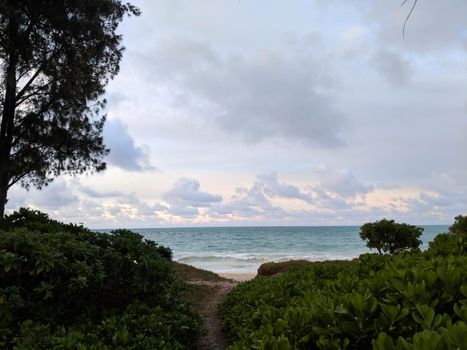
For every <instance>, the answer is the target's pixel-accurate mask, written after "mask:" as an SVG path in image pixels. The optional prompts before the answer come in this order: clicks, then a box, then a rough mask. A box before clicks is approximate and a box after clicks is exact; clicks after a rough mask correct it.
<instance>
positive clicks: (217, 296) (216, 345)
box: [188, 281, 238, 350]
mask: <svg viewBox="0 0 467 350" xmlns="http://www.w3.org/2000/svg"><path fill="white" fill-rule="evenodd" d="M188 283H190V284H193V285H197V286H200V287H203V288H206V289H209V293H205V294H204V295H205V296H206V299H205V300H203V302H200V303H198V305H196V307H195V308H196V309H197V311H198V312H199V314H200V315H201V317H202V319H203V323H204V327H205V329H206V330H207V334H206V335H205V336H204V337H202V338H201V339H200V341H199V343H198V349H199V350H225V349H227V346H228V341H227V338H226V336H225V334H224V333H223V332H222V321H221V318H220V315H219V311H218V306H219V304H220V303H221V302H222V300H223V299H224V297H225V296H226V294H227V293H228V292H229V291H230V290H231V289H232V288H234V287H235V286H236V285H237V284H238V282H236V281H219V282H211V281H189V282H188Z"/></svg>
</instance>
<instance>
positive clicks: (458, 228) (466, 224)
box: [449, 215, 467, 235]
mask: <svg viewBox="0 0 467 350" xmlns="http://www.w3.org/2000/svg"><path fill="white" fill-rule="evenodd" d="M449 233H451V234H454V235H462V234H463V235H467V215H466V216H462V215H458V216H456V217H455V219H454V223H453V224H452V225H451V226H450V227H449Z"/></svg>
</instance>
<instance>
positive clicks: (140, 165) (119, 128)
mask: <svg viewBox="0 0 467 350" xmlns="http://www.w3.org/2000/svg"><path fill="white" fill-rule="evenodd" d="M104 141H105V144H106V146H107V147H108V148H110V154H109V156H108V158H107V160H108V162H109V164H110V165H113V166H117V167H119V168H121V169H124V170H128V171H143V170H154V169H155V168H154V167H153V166H152V165H151V163H150V160H149V149H148V147H144V146H136V144H135V141H134V140H133V138H132V137H131V135H130V133H129V131H128V126H127V125H126V124H125V123H123V121H122V120H120V119H118V118H114V119H110V120H107V121H106V123H105V127H104Z"/></svg>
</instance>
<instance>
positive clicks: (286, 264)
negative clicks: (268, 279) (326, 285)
mask: <svg viewBox="0 0 467 350" xmlns="http://www.w3.org/2000/svg"><path fill="white" fill-rule="evenodd" d="M310 264H312V262H311V261H308V260H290V261H282V262H268V263H264V264H261V266H260V267H259V268H258V276H273V275H277V274H279V273H283V272H287V271H289V270H291V269H299V268H303V267H308V266H309V265H310Z"/></svg>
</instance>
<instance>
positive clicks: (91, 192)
mask: <svg viewBox="0 0 467 350" xmlns="http://www.w3.org/2000/svg"><path fill="white" fill-rule="evenodd" d="M80 191H81V192H82V193H84V194H86V195H87V196H89V197H91V198H109V197H121V196H124V193H122V192H120V191H98V190H95V189H93V188H91V187H88V186H81V187H80Z"/></svg>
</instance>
